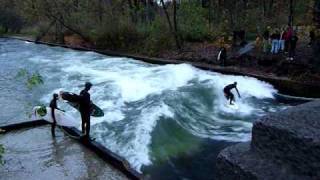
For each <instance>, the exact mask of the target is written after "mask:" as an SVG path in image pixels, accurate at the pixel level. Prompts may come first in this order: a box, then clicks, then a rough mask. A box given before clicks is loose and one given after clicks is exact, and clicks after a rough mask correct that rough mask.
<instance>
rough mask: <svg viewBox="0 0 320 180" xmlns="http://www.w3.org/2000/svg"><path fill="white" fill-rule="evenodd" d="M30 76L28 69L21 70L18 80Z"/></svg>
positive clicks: (17, 76)
mask: <svg viewBox="0 0 320 180" xmlns="http://www.w3.org/2000/svg"><path fill="white" fill-rule="evenodd" d="M27 75H28V71H27V70H26V69H20V70H19V71H18V73H17V75H16V78H21V77H25V76H27Z"/></svg>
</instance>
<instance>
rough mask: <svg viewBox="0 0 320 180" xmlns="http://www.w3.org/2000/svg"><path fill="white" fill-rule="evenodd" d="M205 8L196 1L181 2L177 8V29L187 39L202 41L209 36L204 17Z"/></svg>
mask: <svg viewBox="0 0 320 180" xmlns="http://www.w3.org/2000/svg"><path fill="white" fill-rule="evenodd" d="M206 12H207V10H206V9H204V8H202V6H201V4H199V3H196V2H191V3H182V4H181V5H180V7H179V10H178V23H179V27H178V31H179V33H180V34H181V36H182V38H183V39H184V40H187V41H203V40H205V39H207V38H210V31H209V27H208V23H207V20H206V18H205V16H206Z"/></svg>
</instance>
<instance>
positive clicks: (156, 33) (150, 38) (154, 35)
mask: <svg viewBox="0 0 320 180" xmlns="http://www.w3.org/2000/svg"><path fill="white" fill-rule="evenodd" d="M138 31H139V33H140V34H142V36H144V37H145V38H144V41H143V43H142V44H141V47H142V48H140V49H141V50H142V52H143V53H146V54H148V55H154V56H155V55H158V53H159V51H162V50H167V49H170V48H172V47H173V46H174V39H173V38H172V36H171V33H170V31H169V29H168V28H167V24H166V21H165V19H162V18H161V17H159V16H157V17H155V20H154V21H153V22H152V23H151V24H148V25H145V26H140V27H139V29H138Z"/></svg>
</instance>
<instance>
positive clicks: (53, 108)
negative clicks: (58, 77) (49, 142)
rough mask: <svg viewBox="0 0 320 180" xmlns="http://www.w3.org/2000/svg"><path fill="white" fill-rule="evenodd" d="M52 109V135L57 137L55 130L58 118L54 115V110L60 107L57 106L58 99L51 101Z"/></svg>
mask: <svg viewBox="0 0 320 180" xmlns="http://www.w3.org/2000/svg"><path fill="white" fill-rule="evenodd" d="M50 108H51V117H52V120H53V122H52V124H51V134H52V136H55V128H56V124H57V122H56V116H55V114H54V110H55V109H58V106H57V100H56V99H52V100H51V101H50Z"/></svg>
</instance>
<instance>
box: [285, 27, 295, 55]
mask: <svg viewBox="0 0 320 180" xmlns="http://www.w3.org/2000/svg"><path fill="white" fill-rule="evenodd" d="M292 34H293V29H292V27H291V26H288V27H287V30H286V32H285V34H284V52H285V53H286V54H287V53H288V51H289V44H290V39H291V37H292Z"/></svg>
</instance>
